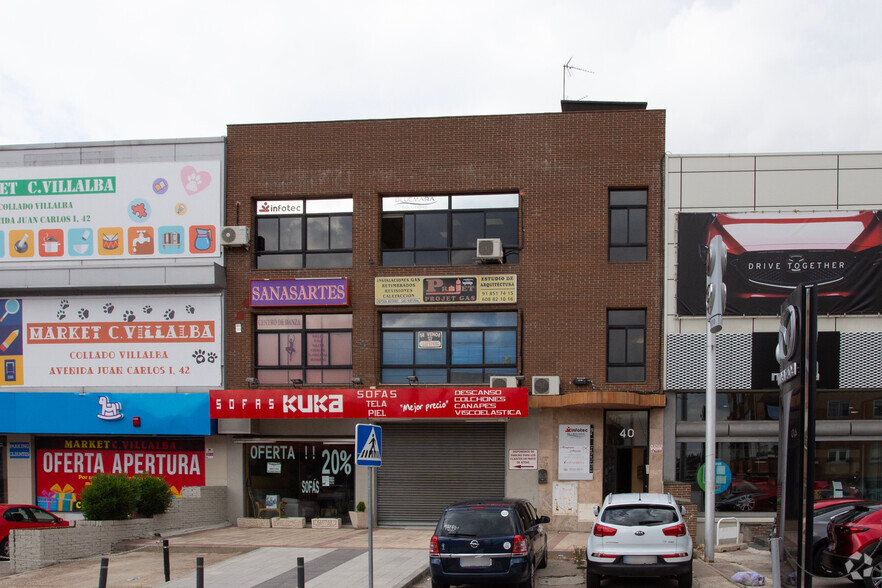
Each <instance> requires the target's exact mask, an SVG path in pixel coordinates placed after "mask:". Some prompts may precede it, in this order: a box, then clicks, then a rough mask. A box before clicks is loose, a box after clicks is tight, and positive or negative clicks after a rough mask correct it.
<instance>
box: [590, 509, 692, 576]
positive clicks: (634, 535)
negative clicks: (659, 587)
mask: <svg viewBox="0 0 882 588" xmlns="http://www.w3.org/2000/svg"><path fill="white" fill-rule="evenodd" d="M685 512H686V509H685V507H682V506H677V502H676V500H674V497H673V496H671V495H670V494H645V493H633V494H610V495H608V496H607V497H606V499H605V500H604V501H603V505H602V506H600V507H594V514H595V516H596V517H597V520H596V521H595V523H594V527H593V528H592V530H591V534H590V535H589V536H588V545H587V550H586V556H587V568H588V569H587V570H586V572H585V578H586V581H587V584H588V588H598V587H599V586H600V580H601V578H603V577H613V578H618V577H623V578H624V577H658V576H674V577H676V578H677V583H678V585H679V588H691V587H692V537H691V536H690V535H689V531H688V530H687V529H686V522H685V521H684V520H683V515H684V514H685Z"/></svg>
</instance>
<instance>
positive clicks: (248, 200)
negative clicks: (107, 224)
mask: <svg viewBox="0 0 882 588" xmlns="http://www.w3.org/2000/svg"><path fill="white" fill-rule="evenodd" d="M589 104H590V103H589ZM569 106H570V105H568V104H566V103H565V104H564V110H565V111H564V112H562V113H551V114H527V115H511V116H475V117H450V118H432V119H400V120H365V121H338V122H317V123H290V124H263V125H231V126H229V128H228V137H227V153H226V156H227V162H226V163H227V178H226V179H227V183H226V190H227V192H226V211H225V216H226V220H225V222H226V224H227V225H228V226H230V227H238V228H237V229H231V233H230V235H229V239H230V243H235V244H246V246H242V247H233V246H230V247H227V248H226V250H225V266H226V276H227V286H226V302H225V310H224V313H225V321H224V322H225V329H226V333H225V339H226V342H227V344H226V357H225V391H224V394H226V395H228V397H229V398H230V399H233V400H231V402H230V404H229V405H227V404H226V403H223V406H224V407H225V408H230V410H227V411H226V412H223V413H220V412H215V413H213V416H217V417H221V418H222V420H221V421H220V425H219V427H220V428H219V432H220V433H221V434H228V435H232V436H233V441H234V442H235V443H239V444H241V446H242V447H243V450H242V451H241V452H237V451H231V452H230V454H231V455H230V456H228V471H229V486H230V492H231V493H238V492H241V494H242V498H243V503H244V504H245V505H246V506H245V512H246V514H247V513H249V512H252V511H254V510H255V509H258V508H266V507H268V506H269V507H272V506H273V505H274V504H276V501H277V500H278V501H280V502H281V503H283V505H279V507H280V508H281V509H284V510H285V511H286V512H287V514H288V515H289V516H291V515H292V514H294V515H297V516H307V517H310V516H312V517H318V516H322V515H324V516H342V517H343V518H344V519H345V516H346V515H345V512H344V511H345V510H346V509H347V508H348V509H351V508H352V506H353V504H354V502H357V501H358V500H364V499H365V498H366V482H367V475H366V473H365V469H364V468H355V470H353V469H352V468H351V466H350V467H349V468H347V467H346V466H347V465H349V464H351V453H350V452H351V451H353V447H352V437H353V431H354V425H355V423H357V422H367V420H371V421H374V422H376V423H378V424H380V425H382V426H383V466H382V467H381V468H379V469H378V471H377V478H378V482H377V483H378V487H377V494H376V495H377V507H378V522H379V523H380V524H384V523H390V524H391V523H409V522H426V521H432V520H434V517H435V516H436V514H437V512H438V508H439V505H442V504H443V503H444V502H446V501H450V500H452V499H457V498H467V497H469V496H471V495H473V494H476V493H484V494H507V495H517V496H524V497H527V498H530V499H532V500H533V501H534V503H535V504H536V505H537V507H538V509H539V511H540V513H542V514H546V513H547V514H551V515H552V519H553V523H552V524H553V525H554V526H556V527H557V528H571V529H575V528H583V529H585V528H587V521H588V520H589V519H590V517H591V515H590V511H591V508H590V506H591V505H593V504H596V503H599V502H600V501H601V500H602V496H603V495H605V494H606V493H608V492H614V491H619V492H621V491H631V490H649V491H662V490H663V488H662V472H661V470H662V459H661V456H662V431H661V425H662V408H663V406H664V396H663V394H662V387H661V366H662V347H661V342H662V328H663V314H662V307H661V301H662V291H663V243H664V236H663V227H664V223H663V216H664V206H663V182H664V173H663V165H664V159H663V158H664V144H665V132H664V131H665V113H664V111H653V110H646V109H645V107H644V108H640V107H639V105H638V107H637V108H633V106H634V105H631V104H628V105H614V104H613V105H610V104H607V105H604V106H603V108H605V109H603V110H591V111H580V110H577V111H570V108H569ZM628 106H630V107H631V108H626V107H628ZM233 231H235V234H233ZM246 235H247V237H246ZM479 240H483V241H484V245H486V246H487V247H488V248H489V249H488V250H487V251H484V252H483V254H482V255H480V256H479V255H478V251H476V250H475V245H476V242H480V241H479ZM426 278H433V279H434V278H440V279H439V280H436V281H433V282H432V284H435V285H437V286H438V287H439V289H438V290H437V292H440V296H437V297H434V298H433V297H431V296H429V294H431V292H430V291H429V290H430V288H431V287H434V286H432V285H431V284H428V282H427V280H426ZM489 278H498V280H495V281H494V280H490V279H489ZM291 280H297V282H291ZM316 280H323V281H316ZM253 281H254V282H253ZM257 281H260V282H257ZM261 284H265V285H267V286H268V287H269V286H273V287H276V289H275V290H272V291H273V292H275V294H274V295H273V296H275V297H276V298H275V300H276V301H275V302H272V301H271V302H269V303H266V300H265V299H263V300H257V299H255V292H256V291H257V290H259V288H260V287H261ZM309 284H314V285H324V286H327V287H328V288H330V289H333V288H341V289H345V290H346V294H347V297H348V298H347V300H345V301H344V303H343V304H341V303H339V301H337V302H331V301H330V300H329V299H324V302H322V301H321V300H319V301H318V304H316V303H315V301H310V302H309V304H308V305H307V304H306V301H305V299H304V298H303V297H300V298H298V299H297V300H292V297H293V296H296V295H295V294H291V293H292V292H296V291H298V290H297V289H298V288H300V287H302V286H304V285H309ZM329 284H330V285H329ZM427 284H428V285H427ZM499 284H504V285H505V286H506V287H503V288H502V289H494V288H496V286H498V285H499ZM414 285H416V286H414ZM253 286H254V287H256V288H257V290H255V289H253V288H252V287H253ZM411 287H414V288H415V289H413V291H412V292H411V294H407V293H405V294H402V292H410V291H409V290H408V288H411ZM420 288H422V290H421V291H420ZM460 288H461V289H462V295H461V296H455V295H453V294H452V292H454V290H455V291H456V292H460ZM300 291H301V292H305V290H300ZM329 291H330V290H329ZM279 292H283V295H282V298H279ZM285 292H287V294H285ZM413 292H416V297H414V294H413ZM419 294H422V295H423V297H422V298H419ZM434 301H443V302H442V303H436V302H434ZM310 323H311V324H312V326H310ZM496 378H498V379H496ZM353 379H355V381H354V382H353ZM558 379H559V384H558ZM491 382H492V383H493V384H494V385H492V386H491ZM497 388H498V389H499V390H498V392H489V394H491V399H495V401H496V405H495V406H496V408H499V407H501V406H505V407H521V406H523V409H522V410H520V412H521V413H522V414H519V415H517V416H514V417H512V418H497V415H499V414H503V413H499V412H493V411H492V409H493V408H494V407H493V404H494V403H493V402H491V403H489V404H488V403H487V402H484V403H483V404H480V403H479V404H467V405H466V406H479V407H480V410H476V411H472V412H468V411H463V412H458V413H456V415H454V416H453V417H451V415H450V414H445V415H443V418H431V417H430V415H429V414H426V413H423V414H411V415H409V414H407V413H401V412H396V411H400V410H402V408H401V406H393V405H394V401H393V400H392V399H391V398H389V395H390V394H396V396H397V397H398V399H400V398H401V397H406V398H408V399H411V403H412V401H413V399H417V400H419V399H421V398H425V399H426V400H427V402H430V401H437V404H443V403H445V402H452V403H453V404H456V403H457V402H458V400H457V399H460V400H461V399H462V396H463V394H477V392H475V390H479V391H480V390H485V391H486V390H491V391H492V390H495V389H497ZM371 390H373V394H371V393H370V392H367V396H369V397H370V396H372V395H373V396H375V397H377V398H380V400H379V401H375V403H374V404H373V405H371V406H373V408H374V409H375V412H372V413H371V417H372V418H370V419H366V418H359V415H357V414H354V413H352V412H350V409H349V406H350V405H351V402H350V401H351V400H352V399H353V398H359V397H364V396H365V391H371ZM556 392H558V394H555V393H556ZM282 394H284V397H285V400H284V401H282V402H289V403H290V402H293V401H292V398H295V397H303V398H300V400H298V402H301V404H300V405H297V406H300V411H299V412H297V411H296V410H294V411H292V412H286V413H281V412H277V413H273V414H269V413H259V412H248V411H247V410H245V409H244V408H243V407H246V406H248V407H250V408H251V409H253V408H254V402H255V400H258V399H261V398H265V399H268V398H270V397H273V395H282ZM322 394H324V395H325V396H327V397H328V398H329V400H328V402H329V403H332V402H333V400H332V399H333V398H340V399H341V405H342V406H343V409H341V411H339V412H337V413H336V414H337V416H340V417H341V418H327V417H328V416H333V415H329V414H321V415H318V416H321V417H323V418H298V417H302V416H304V414H305V413H304V410H303V407H304V404H302V403H307V404H306V405H307V406H312V408H314V409H316V407H318V408H324V405H323V404H309V403H314V402H318V403H321V402H324V401H321V400H316V398H320V397H321V396H322ZM384 394H385V395H386V397H385V398H382V396H383V395H384ZM527 394H529V396H527ZM494 395H495V396H494ZM307 396H309V397H310V398H308V399H307V398H306V397H307ZM277 398H279V399H281V398H282V396H277ZM235 399H239V402H238V403H237V402H236V401H235ZM304 399H305V400H304ZM485 400H486V399H485ZM307 401H308V402H307ZM249 403H250V404H249ZM381 403H382V404H381ZM233 406H235V407H236V408H235V409H233V408H232V407H233ZM293 406H294V405H293V404H289V407H293ZM488 407H489V409H491V410H489V411H488V410H487V409H488ZM213 408H216V407H214V406H213ZM264 408H266V401H265V402H264ZM317 410H318V409H316V411H317ZM403 410H405V411H406V410H407V409H406V408H405V409H403ZM513 410H515V409H514V408H513ZM313 414H315V413H313ZM511 414H514V413H511ZM292 417H294V418H292ZM567 426H570V427H571V429H570V430H569V431H568V430H567ZM573 426H575V427H573ZM309 456H313V457H314V456H318V457H316V458H315V459H314V460H313V462H310V463H307V461H306V458H307V457H309ZM322 456H324V457H322ZM286 460H287V461H286ZM334 460H336V461H334ZM237 471H244V472H245V474H244V479H241V480H239V479H237V478H236V475H237V474H236V472H237Z"/></svg>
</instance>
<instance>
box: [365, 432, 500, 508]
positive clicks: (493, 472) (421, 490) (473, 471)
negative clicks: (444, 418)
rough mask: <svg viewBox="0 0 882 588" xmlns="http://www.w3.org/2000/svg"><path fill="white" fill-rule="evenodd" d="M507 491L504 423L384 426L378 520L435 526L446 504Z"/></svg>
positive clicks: (379, 469) (378, 484)
mask: <svg viewBox="0 0 882 588" xmlns="http://www.w3.org/2000/svg"><path fill="white" fill-rule="evenodd" d="M504 495H505V423H401V424H386V423H384V424H383V465H382V467H379V468H377V522H378V524H381V525H406V524H430V525H434V524H435V523H437V522H438V518H439V517H440V516H441V511H442V510H444V507H446V506H447V505H448V504H450V503H452V502H456V501H458V500H465V499H467V498H481V497H501V496H504Z"/></svg>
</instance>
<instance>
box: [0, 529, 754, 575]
mask: <svg viewBox="0 0 882 588" xmlns="http://www.w3.org/2000/svg"><path fill="white" fill-rule="evenodd" d="M431 536H432V530H431V529H412V528H390V527H382V528H378V529H374V533H373V546H374V562H373V563H374V584H375V586H378V587H380V586H382V587H383V588H392V587H398V588H405V587H407V586H412V585H415V584H417V583H418V582H420V580H421V577H423V578H424V574H425V571H426V570H427V567H428V545H429V539H430V538H431ZM587 537H588V535H587V533H570V532H552V533H550V534H549V538H548V540H549V541H548V545H549V558H553V559H555V560H565V561H568V560H572V558H573V556H574V555H575V549H576V548H578V549H580V550H584V548H585V543H586V540H587ZM165 538H166V539H168V541H169V552H170V562H171V563H170V569H171V580H172V581H171V582H169V583H166V582H165V577H164V569H163V560H162V548H161V542H160V541H159V540H139V541H133V542H129V543H127V544H125V545H121V546H119V547H118V549H117V551H116V552H115V553H113V554H109V555H107V556H106V557H109V566H108V582H107V585H108V586H130V587H140V586H168V587H169V588H183V587H192V586H195V585H196V582H195V570H196V558H197V557H202V558H203V559H204V579H205V586H208V587H210V588H216V587H225V586H230V587H235V588H240V587H244V586H261V587H262V588H272V587H275V586H292V585H296V577H297V576H296V574H297V569H296V566H297V558H298V557H302V558H304V561H305V566H304V569H305V572H306V574H305V575H306V580H307V584H306V585H307V587H308V588H325V587H334V588H336V587H339V586H348V587H351V588H358V587H361V586H367V584H368V582H367V573H368V563H367V559H368V556H367V542H368V533H367V531H366V530H355V529H352V528H344V529H278V528H275V529H266V528H263V529H255V528H239V527H222V528H216V529H209V530H201V531H191V532H185V533H181V534H176V535H174V536H167V537H165ZM700 556H701V554H700V553H697V554H696V559H695V560H694V562H693V573H694V578H695V579H694V584H695V586H696V587H697V588H714V587H732V586H735V584H734V583H733V582H731V581H730V580H729V579H730V578H731V577H732V575H733V574H734V573H735V572H738V571H742V570H752V571H756V572H759V573H761V574H763V575H764V576H765V577H766V578H767V582H766V585H767V586H771V555H770V553H769V552H768V551H760V550H756V549H751V548H746V549H739V550H737V551H729V552H724V551H720V550H719V549H718V550H717V551H716V552H715V561H714V562H713V563H706V562H704V561H703V560H702V559H700ZM100 559H101V558H100V556H98V557H94V558H88V559H82V560H76V561H70V562H63V563H59V564H56V565H53V566H50V567H47V568H43V569H40V570H35V571H32V572H27V573H24V574H18V575H6V577H2V578H0V588H7V587H10V588H11V587H15V588H18V587H27V586H35V587H40V588H51V587H55V586H58V587H65V588H67V587H79V586H84V587H85V586H89V587H94V586H96V585H97V584H98V577H99V571H100ZM8 566H9V563H8V562H3V563H2V564H0V575H3V569H4V567H5V569H6V570H8ZM566 573H567V574H568V575H570V576H571V578H570V581H569V582H568V583H567V585H570V584H571V585H581V586H584V570H578V569H576V567H575V565H572V566H571V567H570V568H569V571H567V572H566ZM6 574H8V571H7V572H6ZM537 584H539V585H543V583H542V582H537Z"/></svg>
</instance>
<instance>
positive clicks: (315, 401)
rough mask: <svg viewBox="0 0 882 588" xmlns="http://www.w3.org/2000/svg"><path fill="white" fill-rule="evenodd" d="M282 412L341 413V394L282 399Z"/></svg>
mask: <svg viewBox="0 0 882 588" xmlns="http://www.w3.org/2000/svg"><path fill="white" fill-rule="evenodd" d="M282 412H285V413H288V412H303V413H319V412H334V413H342V412H343V395H342V394H303V395H298V396H288V395H287V394H286V395H284V396H283V397H282Z"/></svg>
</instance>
